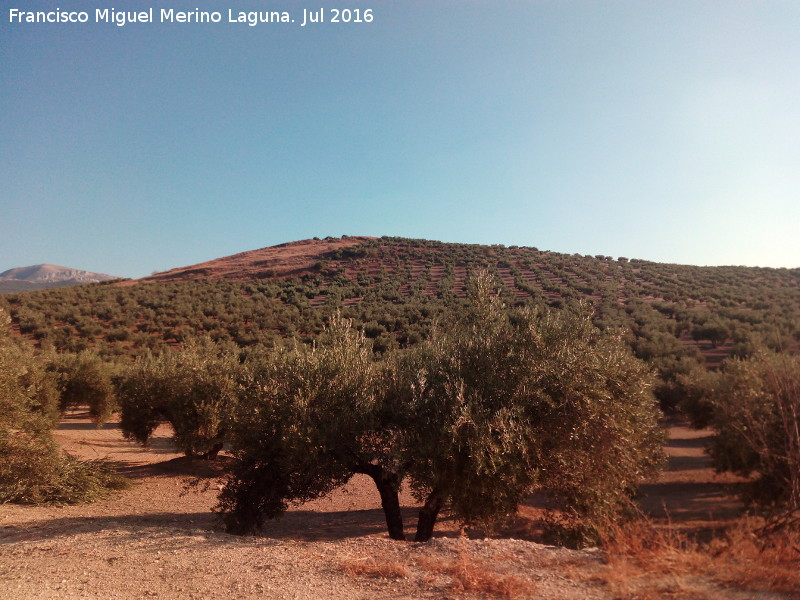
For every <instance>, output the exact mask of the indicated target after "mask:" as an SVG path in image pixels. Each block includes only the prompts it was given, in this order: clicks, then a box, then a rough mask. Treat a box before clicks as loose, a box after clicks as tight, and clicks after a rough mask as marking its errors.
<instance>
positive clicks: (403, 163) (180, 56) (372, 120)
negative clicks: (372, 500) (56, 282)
mask: <svg viewBox="0 0 800 600" xmlns="http://www.w3.org/2000/svg"><path fill="white" fill-rule="evenodd" d="M320 5H322V6H325V7H327V9H328V10H327V15H326V16H327V17H328V18H330V15H331V11H330V9H331V7H347V6H350V7H359V8H361V9H366V8H371V9H372V11H373V14H374V21H373V22H372V23H369V24H366V23H364V24H360V25H356V24H349V25H345V24H339V25H336V24H333V23H324V24H318V25H316V26H307V27H300V21H301V20H302V12H303V8H307V9H316V8H318V7H319V6H320ZM0 6H2V12H0V115H2V134H1V135H0V271H2V270H5V269H7V268H11V267H17V266H26V265H31V264H36V263H42V262H50V263H56V264H63V265H67V266H72V267H77V268H82V269H87V270H91V271H100V272H106V273H110V274H113V275H120V276H129V277H140V276H144V275H147V274H149V273H150V272H151V271H154V270H163V269H167V268H171V267H176V266H182V265H188V264H192V263H196V262H200V261H203V260H208V259H212V258H217V257H220V256H224V255H227V254H233V253H235V252H239V251H243V250H250V249H254V248H260V247H263V246H268V245H273V244H277V243H281V242H285V241H291V240H295V239H303V238H310V237H313V236H320V237H324V236H327V235H333V236H340V235H342V234H348V235H357V234H364V235H376V236H380V235H400V236H407V237H423V238H429V239H437V240H443V241H454V242H470V243H502V244H507V245H510V244H519V245H529V246H537V247H538V248H540V249H549V250H554V251H559V252H567V253H573V252H578V253H581V254H607V255H612V256H619V255H623V256H628V257H637V258H644V259H649V260H656V261H663V262H679V263H688V264H701V265H706V264H708V265H719V264H741V265H761V266H776V267H781V266H782V267H800V2H797V1H795V0H787V1H782V2H779V1H774V0H753V1H741V2H730V1H727V0H726V1H719V2H704V1H702V0H689V1H679V0H662V1H659V2H651V1H647V0H629V1H592V2H589V1H569V0H548V1H539V0H528V1H522V0H520V1H506V0H500V1H493V2H489V1H485V2H477V1H470V0H454V1H443V0H419V1H418V0H395V1H392V2H388V1H382V0H381V1H379V0H374V1H373V0H363V1H361V2H357V3H353V2H351V1H349V0H343V1H342V2H337V3H331V2H328V1H327V0H324V1H322V2H319V1H318V2H316V3H310V2H296V1H294V0H270V1H269V2H262V1H255V0H215V1H213V2H210V1H209V0H191V1H189V2H187V1H186V0H172V1H169V0H167V1H162V0H126V1H119V2H116V3H115V2H108V1H105V0H101V1H98V0H62V1H60V2H57V1H56V0H52V1H50V0H48V1H38V0H37V1H34V0H11V1H9V0H2V1H0ZM111 6H116V7H117V8H125V9H127V10H132V9H133V8H148V7H151V6H152V7H153V8H154V12H155V16H156V19H158V11H159V9H160V8H175V9H182V10H193V9H194V8H195V7H198V8H200V9H201V10H218V11H220V12H221V13H222V16H223V22H222V23H219V24H215V25H208V24H162V23H140V24H129V25H127V26H125V27H117V26H116V25H114V24H105V23H95V22H93V20H94V9H95V8H98V7H111ZM56 7H59V8H61V9H62V10H78V11H81V10H83V11H87V12H88V13H89V16H90V22H89V23H86V24H20V23H9V9H10V8H18V9H20V10H43V9H48V10H53V9H55V8H56ZM229 8H231V9H233V10H234V11H238V10H258V9H262V10H263V9H272V10H286V11H290V12H291V15H292V17H294V18H296V19H297V22H295V23H294V24H262V25H258V26H256V27H249V26H247V25H243V24H228V23H225V21H226V20H227V10H228V9H229Z"/></svg>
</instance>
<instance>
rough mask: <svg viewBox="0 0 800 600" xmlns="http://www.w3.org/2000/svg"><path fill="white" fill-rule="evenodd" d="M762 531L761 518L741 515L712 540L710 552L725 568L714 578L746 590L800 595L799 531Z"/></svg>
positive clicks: (791, 529) (794, 529)
mask: <svg viewBox="0 0 800 600" xmlns="http://www.w3.org/2000/svg"><path fill="white" fill-rule="evenodd" d="M766 531H768V530H767V528H765V526H764V523H763V521H761V520H759V519H753V518H745V519H742V520H741V521H740V522H739V523H738V524H737V525H736V526H735V527H733V528H732V529H731V530H729V531H728V533H727V535H726V536H725V538H724V539H720V540H716V541H715V542H713V543H712V544H711V545H710V547H709V551H710V553H712V554H713V555H714V556H715V562H717V563H720V562H721V563H722V564H723V565H724V566H725V567H726V568H724V569H722V568H721V569H718V570H717V571H716V572H715V576H714V578H715V579H716V580H717V581H719V582H721V583H724V584H726V585H733V586H736V587H741V588H746V589H749V590H759V591H775V592H781V593H786V594H793V595H800V530H798V529H796V528H785V529H780V530H776V531H769V533H766V534H765V532H766Z"/></svg>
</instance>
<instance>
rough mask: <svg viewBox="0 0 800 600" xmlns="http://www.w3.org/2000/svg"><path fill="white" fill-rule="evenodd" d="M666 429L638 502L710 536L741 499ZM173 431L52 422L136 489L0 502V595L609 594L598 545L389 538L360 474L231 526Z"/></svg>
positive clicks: (202, 470)
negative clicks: (57, 502) (79, 501)
mask: <svg viewBox="0 0 800 600" xmlns="http://www.w3.org/2000/svg"><path fill="white" fill-rule="evenodd" d="M670 434H671V435H670V441H669V445H668V447H667V451H668V453H669V456H670V463H669V470H668V471H667V472H666V473H665V474H664V475H663V477H662V478H661V480H660V481H659V482H657V483H654V484H651V485H648V486H646V487H645V488H644V490H643V507H644V508H645V510H647V511H649V512H650V513H651V514H652V515H653V516H654V518H656V519H657V520H661V521H662V522H667V521H671V522H673V523H676V524H679V525H680V526H683V527H687V528H690V529H691V528H693V529H695V530H698V531H704V530H707V531H709V532H710V531H712V530H713V529H714V528H715V527H719V526H720V525H721V524H724V523H725V522H726V521H728V520H730V519H732V518H735V517H736V516H737V515H738V513H739V511H740V508H739V506H738V504H737V502H736V501H735V499H734V498H733V497H732V496H731V495H730V493H729V492H730V490H729V489H728V488H727V487H726V486H728V484H730V483H734V481H733V480H731V479H723V478H720V477H718V476H716V475H714V474H713V472H712V471H711V469H710V466H709V464H708V458H707V457H706V456H704V454H703V451H702V448H703V438H704V436H705V435H707V434H705V433H704V432H697V431H692V430H690V429H688V428H686V427H682V426H679V425H674V426H672V427H671V428H670ZM169 435H170V431H169V429H168V428H167V427H162V428H160V429H159V430H158V431H157V432H156V436H155V437H154V441H153V444H152V447H151V448H150V449H148V450H143V449H141V448H139V447H138V446H137V445H135V444H133V443H130V442H126V441H124V440H123V439H122V436H121V435H120V431H119V426H118V424H117V423H109V424H107V425H106V426H104V427H103V428H101V429H96V428H94V426H93V425H92V424H91V423H90V422H89V420H88V419H87V415H85V414H82V413H72V414H69V415H68V416H67V418H65V420H64V421H63V422H62V424H61V426H60V427H59V429H58V430H57V431H56V438H57V440H58V441H59V442H60V443H61V444H62V445H63V447H64V448H65V449H67V450H68V451H69V452H71V453H73V454H76V455H79V456H81V457H85V458H106V459H108V460H110V461H113V462H114V463H116V464H117V465H118V468H119V470H120V471H121V472H123V473H124V474H126V475H127V476H128V477H130V478H131V479H132V480H133V481H134V486H133V487H132V488H131V489H129V490H127V491H123V492H121V493H119V494H117V495H115V496H113V497H111V498H110V499H108V500H106V501H103V502H99V503H96V504H91V505H79V506H64V507H30V506H12V505H0V597H2V598H6V599H17V598H20V599H22V598H25V599H27V598H97V599H100V598H120V599H134V598H150V597H152V598H157V597H160V598H242V599H245V598H275V599H279V598H280V599H301V598H309V599H312V598H313V599H317V598H320V599H328V598H329V599H337V598H342V599H344V598H347V599H351V598H353V599H358V598H363V599H368V598H369V599H391V598H473V597H474V598H481V597H518V598H546V599H554V600H555V599H564V600H569V599H586V600H590V599H611V598H615V597H618V596H616V595H615V594H614V593H613V591H612V590H610V589H609V588H608V587H607V585H605V584H604V583H603V579H602V578H598V577H594V575H593V574H594V573H597V572H599V571H600V570H601V569H603V568H607V567H605V566H604V565H603V560H602V553H601V552H600V551H598V550H597V549H588V550H581V551H577V550H568V549H563V548H555V547H551V546H545V545H542V544H538V543H536V542H535V541H532V540H530V539H514V538H512V537H499V538H492V539H488V538H486V539H483V538H476V537H474V536H472V537H470V538H466V537H460V536H459V532H458V530H457V529H456V527H455V526H454V524H453V523H452V522H451V521H449V520H447V519H446V518H445V519H444V520H443V521H442V522H441V523H440V524H437V531H436V537H435V538H434V539H433V540H432V541H431V542H429V543H425V544H417V543H412V542H406V543H404V542H396V541H392V540H389V539H388V537H387V535H386V532H385V523H384V521H383V513H382V512H381V510H380V503H379V498H378V496H377V492H376V491H375V489H374V486H373V485H372V483H371V482H370V481H369V480H366V481H365V480H364V479H360V478H354V479H353V480H352V481H351V482H350V483H349V484H348V485H347V486H346V487H345V488H343V489H341V490H339V491H337V492H336V493H335V494H333V495H331V496H330V497H328V498H325V499H322V500H319V501H316V502H312V503H308V504H305V505H303V506H301V507H297V508H295V509H292V510H291V511H290V512H289V513H288V514H287V515H286V516H285V517H284V518H282V519H279V520H276V521H274V522H270V523H268V524H267V527H266V528H265V530H264V531H263V533H262V534H261V535H259V536H257V537H236V536H232V535H228V534H226V533H224V532H223V531H222V530H221V529H220V527H219V524H218V523H217V522H216V520H215V517H214V515H213V513H212V512H211V508H212V506H213V505H214V503H215V496H216V491H217V489H216V488H217V484H216V481H215V480H213V479H212V480H211V481H214V483H212V484H211V485H210V486H208V487H207V489H202V488H200V489H198V488H191V487H187V480H188V478H189V477H192V476H195V475H198V474H202V475H213V474H214V473H215V472H214V469H215V468H217V467H214V466H212V465H210V464H209V463H202V462H197V461H196V462H191V461H188V460H187V459H185V458H184V457H182V456H180V455H178V454H176V453H175V452H174V451H173V449H172V447H171V445H170V442H169ZM403 505H404V511H405V518H406V523H407V526H408V527H409V530H408V533H409V534H411V533H412V531H411V527H412V526H413V524H414V522H415V519H414V516H415V503H414V500H413V498H411V497H410V495H408V494H404V495H403ZM521 514H522V516H523V517H525V516H526V515H527V516H529V517H531V518H533V517H534V516H535V514H536V508H535V507H534V506H533V505H531V506H526V507H523V510H522V511H521ZM530 530H531V531H533V530H535V527H531V528H530ZM520 531H521V532H523V534H524V531H525V528H524V527H523V528H521V529H520ZM687 577H688V575H687ZM692 585H694V586H695V587H696V581H695V582H694V583H693V584H692ZM704 590H705V591H706V593H707V595H705V596H704V597H705V598H716V597H718V598H742V599H745V598H756V597H758V598H779V597H781V596H776V595H772V594H767V595H758V596H754V595H750V594H747V593H744V592H738V591H734V590H730V589H722V588H717V587H715V586H714V584H711V583H708V582H707V583H705V584H704ZM669 597H671V598H674V597H679V596H672V595H671V596H669ZM687 597H688V596H687Z"/></svg>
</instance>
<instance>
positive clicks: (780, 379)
mask: <svg viewBox="0 0 800 600" xmlns="http://www.w3.org/2000/svg"><path fill="white" fill-rule="evenodd" d="M703 408H704V410H705V414H707V415H709V416H708V420H709V421H710V424H711V426H712V427H713V428H714V429H715V430H716V435H715V436H714V438H713V440H712V443H711V447H710V452H711V456H712V458H713V460H714V464H715V466H716V467H717V469H718V470H720V471H723V470H725V471H733V472H735V473H738V474H740V475H743V476H749V475H751V474H752V473H756V474H757V477H756V478H755V479H754V480H752V481H751V482H750V484H749V485H748V486H746V487H745V490H746V491H745V493H744V500H745V501H746V502H747V503H748V504H750V505H752V506H754V507H756V508H759V509H761V510H766V511H767V513H771V514H772V515H773V516H776V515H777V516H780V517H782V518H783V519H787V518H788V519H789V520H790V521H793V522H794V523H795V524H797V523H800V356H797V355H789V354H776V353H772V352H766V351H761V352H758V353H757V354H756V355H754V356H753V357H751V358H749V359H746V360H731V361H727V362H726V364H725V365H724V369H723V371H722V373H721V374H720V375H719V376H718V377H717V378H716V379H715V381H714V383H713V385H712V386H711V391H710V392H709V393H708V394H707V396H706V399H705V404H704V405H703Z"/></svg>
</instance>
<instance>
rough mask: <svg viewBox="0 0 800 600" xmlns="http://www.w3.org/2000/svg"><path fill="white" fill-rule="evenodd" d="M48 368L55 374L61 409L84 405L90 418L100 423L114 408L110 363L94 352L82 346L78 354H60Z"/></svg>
mask: <svg viewBox="0 0 800 600" xmlns="http://www.w3.org/2000/svg"><path fill="white" fill-rule="evenodd" d="M50 368H51V369H52V370H53V371H54V372H55V373H56V375H57V385H58V391H59V394H60V399H59V408H60V410H61V412H62V413H63V412H64V411H66V410H67V409H69V408H73V407H77V406H83V405H87V406H88V407H89V414H90V415H91V417H92V420H93V421H94V422H95V424H96V425H97V426H98V427H99V426H101V425H102V424H103V423H105V422H106V421H107V420H108V418H109V417H110V416H111V413H112V412H113V411H114V410H115V409H116V408H117V399H116V394H115V392H114V384H113V382H112V371H113V367H112V366H111V365H109V364H108V363H106V362H105V361H103V359H101V358H100V356H98V355H97V353H96V352H94V351H92V350H84V351H83V352H80V353H78V354H63V355H59V356H57V357H56V358H55V359H54V360H53V362H52V363H51V366H50Z"/></svg>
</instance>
